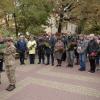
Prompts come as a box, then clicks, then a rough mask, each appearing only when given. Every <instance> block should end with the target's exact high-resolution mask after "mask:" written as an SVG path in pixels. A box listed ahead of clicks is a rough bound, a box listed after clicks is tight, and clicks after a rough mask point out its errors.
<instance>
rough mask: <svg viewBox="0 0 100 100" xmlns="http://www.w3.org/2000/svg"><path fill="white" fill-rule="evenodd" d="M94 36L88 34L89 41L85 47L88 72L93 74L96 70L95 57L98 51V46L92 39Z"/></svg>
mask: <svg viewBox="0 0 100 100" xmlns="http://www.w3.org/2000/svg"><path fill="white" fill-rule="evenodd" d="M94 37H95V36H94V34H90V41H89V43H88V47H87V53H88V55H89V62H90V70H89V72H91V73H94V72H95V69H96V56H97V52H98V49H99V45H98V43H97V42H96V40H95V39H94Z"/></svg>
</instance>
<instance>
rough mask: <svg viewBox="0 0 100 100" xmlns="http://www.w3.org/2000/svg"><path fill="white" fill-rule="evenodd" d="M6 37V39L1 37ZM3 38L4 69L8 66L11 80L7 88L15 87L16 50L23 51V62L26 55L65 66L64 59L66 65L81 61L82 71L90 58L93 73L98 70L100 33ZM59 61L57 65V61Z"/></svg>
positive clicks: (32, 60)
mask: <svg viewBox="0 0 100 100" xmlns="http://www.w3.org/2000/svg"><path fill="white" fill-rule="evenodd" d="M0 40H2V39H0ZM4 41H5V42H4ZM4 41H3V40H2V41H0V73H1V72H2V71H3V61H4V63H5V70H6V73H7V76H8V79H9V82H10V85H9V86H8V87H7V89H6V90H8V91H12V90H13V89H15V84H16V79H15V67H16V66H14V59H15V54H16V52H17V53H18V54H19V60H20V65H25V58H26V55H27V57H29V63H30V64H36V63H37V62H36V61H35V60H36V59H38V64H44V65H52V66H56V67H61V66H62V62H63V61H64V62H65V63H66V67H70V68H73V67H74V65H75V64H76V65H80V68H79V69H78V70H79V71H86V66H87V62H88V61H89V63H90V70H89V72H90V73H95V71H96V68H97V67H99V66H100V65H99V61H100V36H95V35H94V34H90V35H83V34H80V35H67V34H60V35H59V34H55V35H51V36H49V35H47V34H46V35H42V36H38V37H33V36H32V35H31V36H30V37H29V38H25V36H24V35H20V36H19V38H18V39H17V40H16V41H14V40H13V39H12V38H11V37H8V38H7V39H5V40H4ZM55 64H56V65H55Z"/></svg>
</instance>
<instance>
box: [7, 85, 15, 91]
mask: <svg viewBox="0 0 100 100" xmlns="http://www.w3.org/2000/svg"><path fill="white" fill-rule="evenodd" d="M15 88H16V87H15V85H9V86H8V87H7V89H6V90H7V91H13V90H14V89H15Z"/></svg>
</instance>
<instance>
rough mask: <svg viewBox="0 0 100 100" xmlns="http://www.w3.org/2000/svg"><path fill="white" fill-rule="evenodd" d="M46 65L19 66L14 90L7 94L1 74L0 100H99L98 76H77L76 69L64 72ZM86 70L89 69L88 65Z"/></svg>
mask: <svg viewBox="0 0 100 100" xmlns="http://www.w3.org/2000/svg"><path fill="white" fill-rule="evenodd" d="M65 66H66V64H65V63H63V66H62V67H58V68H57V67H55V66H54V67H52V66H50V65H49V66H45V65H38V64H34V65H29V64H26V65H25V66H20V65H18V62H16V67H17V70H16V78H17V84H16V87H17V88H16V89H15V90H14V91H12V92H8V91H6V90H5V88H6V87H7V85H8V80H7V77H6V75H5V73H2V84H1V85H0V100H100V77H99V76H100V72H96V73H94V74H91V73H88V69H89V68H88V67H87V71H85V72H79V71H78V68H79V66H74V68H66V67H65ZM87 66H89V65H87Z"/></svg>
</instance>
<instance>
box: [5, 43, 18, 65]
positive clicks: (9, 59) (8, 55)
mask: <svg viewBox="0 0 100 100" xmlns="http://www.w3.org/2000/svg"><path fill="white" fill-rule="evenodd" d="M15 53H16V49H15V47H14V45H11V46H9V47H6V48H5V50H4V62H5V65H6V66H7V65H14V62H15Z"/></svg>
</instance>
